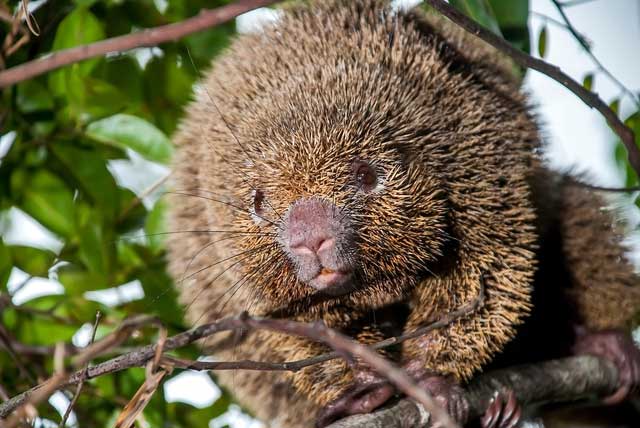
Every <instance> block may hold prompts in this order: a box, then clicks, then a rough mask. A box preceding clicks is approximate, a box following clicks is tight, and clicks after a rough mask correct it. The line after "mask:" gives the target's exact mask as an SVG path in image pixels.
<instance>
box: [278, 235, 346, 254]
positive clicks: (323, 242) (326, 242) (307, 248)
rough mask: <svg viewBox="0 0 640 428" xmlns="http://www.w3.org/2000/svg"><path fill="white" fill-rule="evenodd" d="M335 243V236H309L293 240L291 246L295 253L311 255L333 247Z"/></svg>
mask: <svg viewBox="0 0 640 428" xmlns="http://www.w3.org/2000/svg"><path fill="white" fill-rule="evenodd" d="M334 243H335V239H334V238H324V237H307V239H304V240H300V241H298V242H292V243H291V245H290V246H289V248H291V251H292V252H293V253H295V254H299V255H311V254H317V253H319V252H320V251H323V250H326V249H328V248H331V247H333V245H334Z"/></svg>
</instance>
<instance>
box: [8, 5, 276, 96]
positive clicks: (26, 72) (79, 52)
mask: <svg viewBox="0 0 640 428" xmlns="http://www.w3.org/2000/svg"><path fill="white" fill-rule="evenodd" d="M275 2H276V0H239V1H237V2H235V3H231V4H229V5H226V6H221V7H218V8H216V9H208V10H202V11H200V13H199V14H198V15H197V16H194V17H193V18H189V19H186V20H184V21H182V22H177V23H173V24H168V25H162V26H159V27H155V28H150V29H146V30H142V31H138V32H136V33H132V34H127V35H125V36H119V37H113V38H110V39H106V40H102V41H99V42H96V43H91V44H89V45H83V46H78V47H75V48H70V49H65V50H62V51H59V52H56V53H53V54H51V55H47V56H45V57H43V58H40V59H36V60H33V61H29V62H26V63H24V64H20V65H18V66H15V67H12V68H9V69H7V70H5V71H3V72H0V88H4V87H7V86H10V85H14V84H16V83H18V82H22V81H23V80H27V79H30V78H32V77H35V76H38V75H40V74H42V73H45V72H47V71H51V70H55V69H56V68H60V67H62V66H63V65H67V64H73V63H74V62H78V61H82V60H85V59H88V58H93V57H95V56H99V55H105V54H108V53H113V52H122V51H126V50H129V49H133V48H139V47H143V46H155V45H157V44H159V43H164V42H169V41H172V40H177V39H179V38H181V37H184V36H187V35H189V34H192V33H196V32H198V31H202V30H206V29H207V28H211V27H215V26H216V25H220V24H224V23H225V22H227V21H230V20H231V19H233V18H235V17H236V16H238V15H241V14H243V13H245V12H248V11H250V10H253V9H257V8H259V7H263V6H268V5H270V4H273V3H275Z"/></svg>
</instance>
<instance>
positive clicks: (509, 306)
mask: <svg viewBox="0 0 640 428" xmlns="http://www.w3.org/2000/svg"><path fill="white" fill-rule="evenodd" d="M463 266H464V265H463ZM510 274H512V272H511V271H510V270H508V269H504V268H503V269H500V268H498V267H497V268H496V269H495V271H494V272H491V273H486V274H482V273H481V272H480V270H479V269H474V265H473V264H470V265H468V266H464V267H462V266H461V269H459V270H456V271H455V272H452V273H450V275H449V276H443V277H439V278H432V279H430V280H428V281H425V282H424V283H423V284H421V286H420V287H419V288H418V289H417V290H416V293H415V295H414V297H413V302H412V307H413V308H414V310H412V312H411V314H410V316H409V319H408V323H407V327H406V332H407V333H408V332H411V331H414V330H416V329H418V328H421V327H424V326H427V325H429V324H431V323H433V322H435V321H438V320H440V319H443V318H444V317H448V316H450V314H451V313H452V312H454V311H457V310H459V309H460V308H462V307H466V306H469V303H471V302H473V301H474V300H476V299H478V298H479V296H480V295H481V292H484V294H485V299H484V302H483V303H482V306H481V307H476V308H475V309H473V310H472V309H470V310H469V312H467V313H463V314H461V315H460V317H459V318H457V319H453V320H451V322H450V323H449V324H448V325H445V326H444V327H442V328H439V329H435V330H432V331H430V332H429V333H427V334H425V335H424V336H421V337H418V338H416V339H412V340H409V341H407V342H405V344H404V347H403V350H402V359H403V365H404V367H405V368H406V369H407V370H408V371H409V372H410V373H411V374H412V375H413V377H414V378H416V379H417V380H418V382H419V384H420V385H422V386H423V387H424V388H425V389H426V390H427V391H428V392H429V393H430V394H431V395H432V396H433V398H434V399H435V400H436V401H437V402H439V403H440V404H441V405H442V407H443V408H444V409H445V410H447V411H448V412H449V414H450V416H451V417H452V418H454V419H455V420H457V421H458V422H459V423H461V424H464V423H466V422H467V420H468V419H469V405H468V403H467V402H466V400H465V398H464V394H463V391H462V388H461V386H460V385H461V383H463V382H465V381H467V380H468V379H470V377H471V376H472V375H473V374H474V373H475V372H477V371H478V370H479V369H480V368H481V367H482V366H483V365H484V364H486V363H488V362H489V361H490V360H491V358H492V357H493V355H494V354H495V353H496V352H498V351H499V350H501V349H502V347H503V346H504V345H505V344H506V343H507V342H508V341H509V340H510V339H511V338H512V337H513V335H514V333H515V331H514V330H515V326H516V325H517V324H519V323H520V322H521V321H520V319H521V318H522V317H523V315H524V314H525V313H526V311H527V309H528V284H527V283H524V284H521V286H522V290H521V292H520V293H518V294H519V295H518V294H515V293H510V294H508V293H505V292H504V291H503V290H504V288H506V286H513V284H510V283H506V284H504V283H502V281H505V280H510V279H511V278H509V276H508V275H510ZM501 289H502V290H501ZM514 294H515V295H514ZM510 404H513V403H510ZM497 407H500V408H501V407H502V406H494V407H493V408H491V409H488V411H490V412H492V414H489V415H488V416H487V417H485V418H483V419H482V421H481V423H482V425H483V426H487V427H507V426H513V425H514V424H515V423H517V420H516V421H515V422H514V418H513V417H512V416H513V415H516V416H517V415H518V412H517V411H511V410H512V408H513V407H514V406H513V405H510V406H509V413H510V414H509V415H508V416H509V417H502V416H504V415H497V414H495V413H496V408H497ZM515 419H517V418H515ZM496 420H497V421H504V423H500V424H496Z"/></svg>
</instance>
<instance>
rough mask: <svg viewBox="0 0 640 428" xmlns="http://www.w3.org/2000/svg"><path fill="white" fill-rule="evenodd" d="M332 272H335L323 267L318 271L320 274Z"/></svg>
mask: <svg viewBox="0 0 640 428" xmlns="http://www.w3.org/2000/svg"><path fill="white" fill-rule="evenodd" d="M334 272H335V271H334V270H331V269H328V268H326V267H323V268H322V270H321V271H320V275H325V274H329V273H334Z"/></svg>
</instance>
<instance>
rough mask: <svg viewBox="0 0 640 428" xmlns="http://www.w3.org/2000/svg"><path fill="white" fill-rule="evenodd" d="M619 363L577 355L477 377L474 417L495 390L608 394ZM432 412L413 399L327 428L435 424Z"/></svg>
mask: <svg viewBox="0 0 640 428" xmlns="http://www.w3.org/2000/svg"><path fill="white" fill-rule="evenodd" d="M617 382H618V371H617V369H616V368H615V366H614V365H613V364H611V363H610V362H608V361H605V360H603V359H600V358H597V357H591V356H581V357H571V358H566V359H562V360H552V361H547V362H544V363H539V364H531V365H524V366H516V367H510V368H508V369H503V370H496V371H492V372H488V373H485V374H482V375H480V376H477V377H476V378H475V379H474V380H473V381H472V382H471V383H470V384H469V385H467V387H466V389H465V390H466V399H467V401H468V402H469V406H470V409H471V417H472V418H474V417H479V416H482V414H483V413H484V411H485V409H486V408H487V406H488V405H489V401H490V400H491V397H492V396H493V394H494V392H495V391H504V390H509V389H510V390H512V391H513V392H514V393H515V395H516V397H517V399H518V401H519V403H520V404H523V405H524V404H538V403H541V402H566V401H575V400H578V399H581V398H586V397H590V396H596V397H604V396H607V395H609V394H612V393H613V392H614V391H615V390H616V387H617ZM432 426H433V421H432V419H431V418H430V415H429V414H428V412H427V411H425V410H424V409H422V408H420V405H419V404H417V403H416V402H415V401H412V400H409V399H402V400H399V401H397V402H395V403H393V404H391V405H389V406H386V407H384V408H382V409H380V410H378V411H376V412H373V413H370V414H367V415H357V416H351V417H348V418H345V419H342V420H340V421H338V422H335V423H334V424H332V425H330V426H329V427H327V428H355V427H359V428H363V427H366V428H383V427H384V428H431V427H432Z"/></svg>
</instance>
